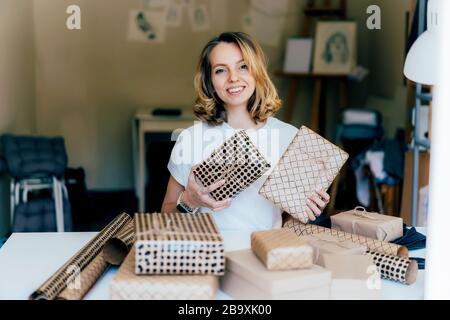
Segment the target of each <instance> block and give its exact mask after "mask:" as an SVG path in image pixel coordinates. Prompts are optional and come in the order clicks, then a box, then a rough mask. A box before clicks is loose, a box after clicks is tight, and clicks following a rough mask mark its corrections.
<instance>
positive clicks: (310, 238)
mask: <svg viewBox="0 0 450 320" xmlns="http://www.w3.org/2000/svg"><path fill="white" fill-rule="evenodd" d="M298 238H299V239H301V240H303V241H306V242H307V243H308V244H309V245H310V246H311V247H312V248H313V249H314V253H313V256H314V257H313V261H314V263H317V262H318V261H319V260H320V258H321V256H322V255H323V254H325V253H333V254H345V255H362V254H365V253H366V251H367V247H366V246H364V245H362V244H359V243H354V242H352V241H350V240H346V239H340V238H337V237H334V236H332V235H330V234H325V233H318V234H310V235H307V236H299V237H298Z"/></svg>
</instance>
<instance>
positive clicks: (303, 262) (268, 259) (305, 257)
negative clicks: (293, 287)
mask: <svg viewBox="0 0 450 320" xmlns="http://www.w3.org/2000/svg"><path fill="white" fill-rule="evenodd" d="M251 248H252V250H253V252H254V253H255V255H256V256H257V257H258V258H259V259H260V260H261V261H262V262H263V263H264V265H265V266H266V268H267V269H268V270H289V269H302V268H309V267H311V265H312V263H313V249H312V247H311V246H310V245H308V244H307V243H306V241H302V240H300V239H299V238H298V236H297V235H296V234H295V233H294V232H293V231H292V230H289V229H274V230H267V231H257V232H253V233H252V235H251Z"/></svg>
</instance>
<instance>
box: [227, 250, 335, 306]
mask: <svg viewBox="0 0 450 320" xmlns="http://www.w3.org/2000/svg"><path fill="white" fill-rule="evenodd" d="M226 258H227V272H226V274H225V276H223V277H222V278H221V288H222V290H223V291H224V292H225V293H226V294H228V295H230V296H231V297H232V298H235V299H328V298H329V285H330V283H331V272H330V271H328V270H325V269H324V268H322V267H320V266H316V265H312V266H311V268H308V269H299V270H282V271H270V270H267V269H266V267H265V266H264V265H263V264H262V262H261V261H260V260H259V259H258V258H257V257H256V256H255V255H254V254H253V252H252V251H251V250H250V249H245V250H238V251H231V252H227V253H226Z"/></svg>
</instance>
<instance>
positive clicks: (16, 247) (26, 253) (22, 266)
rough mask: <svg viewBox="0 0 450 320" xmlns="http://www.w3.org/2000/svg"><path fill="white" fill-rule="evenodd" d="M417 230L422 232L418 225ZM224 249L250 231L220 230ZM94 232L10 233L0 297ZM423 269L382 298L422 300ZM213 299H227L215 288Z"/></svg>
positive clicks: (96, 295) (241, 244)
mask: <svg viewBox="0 0 450 320" xmlns="http://www.w3.org/2000/svg"><path fill="white" fill-rule="evenodd" d="M418 231H420V232H422V233H425V232H424V230H422V229H420V228H418ZM222 234H223V236H224V239H225V250H226V251H232V250H239V249H245V248H249V247H250V234H249V233H245V232H244V233H243V232H223V233H222ZM95 235H96V232H70V233H56V232H51V233H14V234H12V236H11V237H10V238H9V239H8V241H7V242H6V243H5V244H4V245H3V247H2V248H1V249H0V299H18V300H19V299H28V297H29V295H30V294H31V293H32V292H33V291H34V290H35V289H37V288H38V287H39V286H40V285H41V284H42V283H43V282H44V281H45V280H47V279H48V278H49V277H50V276H51V275H52V274H53V273H54V272H55V271H56V270H57V269H58V268H59V267H60V266H62V265H63V264H64V263H65V262H66V261H67V260H68V259H69V258H70V257H72V256H73V255H74V254H75V253H76V252H77V251H78V250H79V249H80V248H81V247H82V246H84V245H85V244H86V243H87V242H88V241H89V240H90V239H92V238H93V237H94V236H95ZM410 256H411V257H423V258H424V257H425V250H416V251H411V252H410ZM116 272H117V267H111V268H109V269H108V270H107V271H106V273H105V274H104V275H103V276H102V277H101V278H100V279H99V281H98V282H97V283H96V284H95V286H94V287H93V288H92V289H91V291H89V293H88V294H87V295H86V297H85V299H90V300H92V299H94V300H103V299H109V283H110V281H111V279H112V278H113V277H114V275H115V273H116ZM423 288H424V270H419V274H418V276H417V281H416V282H415V283H414V284H412V285H410V286H407V285H403V284H400V283H396V282H393V281H387V280H382V292H381V296H382V299H423V297H424V295H423ZM217 299H222V300H226V299H231V297H229V296H228V295H226V294H225V293H223V292H222V291H220V290H219V292H218V295H217Z"/></svg>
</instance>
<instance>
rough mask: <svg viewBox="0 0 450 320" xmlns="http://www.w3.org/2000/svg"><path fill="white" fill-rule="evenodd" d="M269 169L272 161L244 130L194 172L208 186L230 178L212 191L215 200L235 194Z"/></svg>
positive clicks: (215, 151) (226, 142)
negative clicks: (265, 157) (267, 159)
mask: <svg viewBox="0 0 450 320" xmlns="http://www.w3.org/2000/svg"><path fill="white" fill-rule="evenodd" d="M269 168H270V164H269V163H268V162H267V161H266V159H264V157H263V156H262V154H261V153H260V152H259V151H258V149H257V148H256V146H255V145H254V144H253V143H252V141H251V140H250V138H249V136H248V135H247V133H246V132H245V131H244V130H241V131H238V132H237V133H236V134H234V135H233V136H232V137H231V138H229V139H227V140H226V141H225V142H224V143H223V144H222V145H221V146H220V147H219V148H217V149H216V150H214V151H213V152H212V154H211V155H210V156H209V157H208V158H207V159H206V160H204V161H203V162H202V163H200V164H199V165H198V166H197V167H196V168H195V169H194V174H195V176H196V177H197V179H198V180H200V182H201V183H202V184H203V185H204V186H205V187H208V186H210V185H211V184H213V183H215V182H217V181H219V180H222V179H226V182H225V184H224V185H222V186H221V187H219V188H217V189H216V190H214V191H212V192H211V193H210V194H211V196H212V197H213V198H214V199H215V200H217V201H220V200H223V199H227V198H233V197H235V196H236V195H237V194H238V193H239V192H241V191H242V190H244V189H245V188H247V187H248V186H249V185H250V184H252V183H253V182H254V181H256V180H257V179H258V178H259V177H261V176H262V175H263V174H264V173H265V172H266V171H267V170H269Z"/></svg>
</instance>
